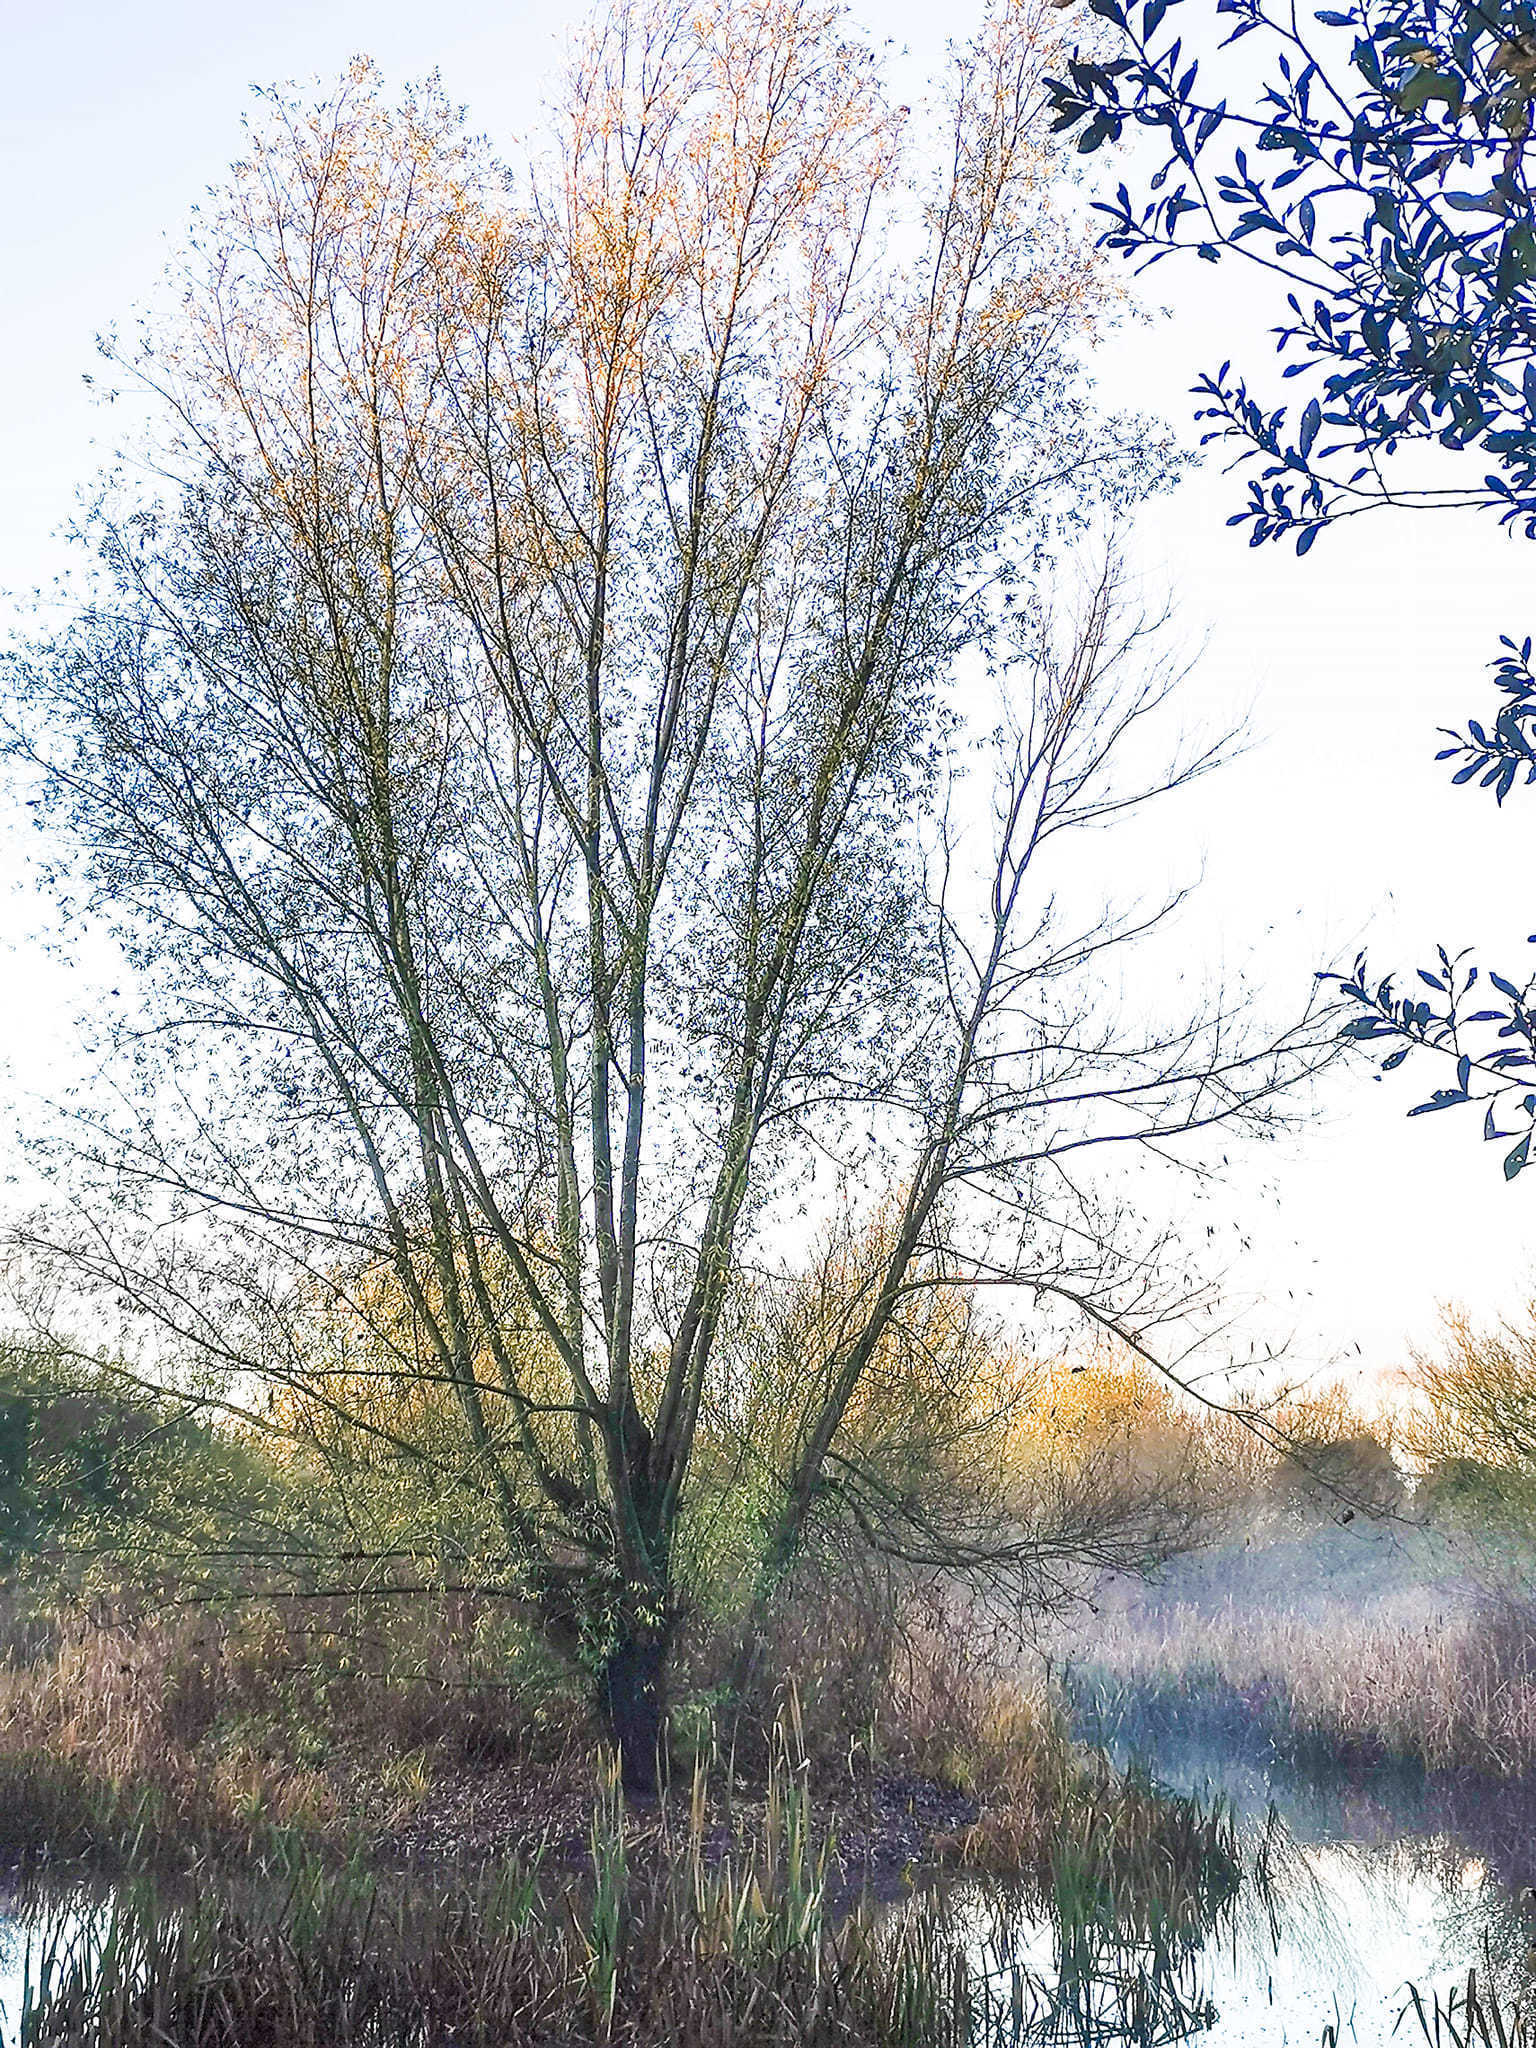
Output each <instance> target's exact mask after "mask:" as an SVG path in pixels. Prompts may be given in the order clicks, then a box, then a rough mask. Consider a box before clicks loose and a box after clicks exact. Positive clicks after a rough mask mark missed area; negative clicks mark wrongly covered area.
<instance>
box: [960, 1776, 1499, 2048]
mask: <svg viewBox="0 0 1536 2048" xmlns="http://www.w3.org/2000/svg"><path fill="white" fill-rule="evenodd" d="M1139 1760H1140V1762H1141V1764H1142V1765H1143V1766H1144V1767H1147V1768H1150V1769H1151V1770H1152V1771H1153V1773H1154V1775H1155V1776H1156V1777H1157V1778H1158V1779H1160V1780H1161V1781H1162V1782H1163V1783H1165V1784H1170V1785H1173V1786H1175V1787H1176V1788H1177V1789H1179V1790H1181V1791H1187V1792H1203V1793H1206V1794H1210V1793H1211V1792H1213V1791H1217V1790H1219V1792H1220V1794H1221V1795H1222V1796H1223V1797H1225V1798H1227V1799H1229V1800H1230V1801H1231V1803H1232V1806H1233V1808H1234V1811H1235V1812H1236V1813H1237V1815H1238V1817H1239V1820H1240V1824H1241V1840H1242V1844H1243V1851H1242V1862H1243V1867H1244V1878H1243V1881H1242V1883H1241V1884H1240V1885H1239V1886H1238V1887H1236V1888H1235V1889H1234V1890H1233V1891H1232V1892H1231V1894H1230V1895H1229V1896H1226V1897H1218V1898H1215V1899H1212V1900H1210V1901H1208V1902H1207V1905H1208V1910H1206V1912H1205V1913H1204V1914H1203V1916H1202V1918H1201V1920H1200V1922H1199V1924H1186V1925H1184V1926H1183V1927H1182V1928H1180V1929H1178V1930H1177V1932H1176V1934H1174V1935H1170V1932H1169V1930H1167V1929H1162V1930H1159V1929H1157V1928H1155V1927H1149V1925H1148V1924H1147V1922H1146V1918H1145V1916H1144V1915H1143V1916H1142V1917H1141V1918H1140V1919H1139V1920H1137V1919H1135V1917H1134V1916H1133V1921H1132V1924H1127V1921H1126V1919H1125V1918H1124V1917H1123V1916H1117V1915H1116V1914H1115V1913H1113V1912H1109V1913H1099V1914H1097V1915H1095V1914H1094V1913H1092V1912H1088V1913H1085V1912H1084V1911H1083V1909H1082V1902H1081V1900H1079V1899H1078V1898H1076V1897H1074V1896H1069V1897H1065V1898H1063V1897H1061V1896H1057V1897H1037V1898H1034V1899H1028V1898H1022V1897H1020V1896H1018V1895H1017V1894H1014V1895H1004V1894H1002V1893H999V1892H997V1891H995V1890H993V1891H989V1890H988V1889H987V1888H985V1887H982V1886H975V1887H971V1888H970V1890H969V1892H968V1893H967V1894H966V1895H964V1897H963V1899H962V1901H961V1904H962V1909H963V1911H964V1912H965V1913H966V1914H967V1915H968V1918H969V1924H970V1928H971V1941H972V1952H973V1954H974V1956H975V1959H976V1962H977V1964H978V1965H979V1966H980V1968H981V1971H982V1974H983V1975H984V1977H985V1981H986V1984H987V1988H988V2005H987V2010H986V2012H985V2014H984V2015H978V2018H979V2020H980V2021H981V2024H980V2025H979V2027H978V2031H977V2038H978V2040H984V2041H987V2042H989V2043H991V2044H996V2048H1003V2044H1014V2048H1026V2044H1034V2043H1039V2044H1042V2048H1044V2044H1064V2048H1122V2044H1123V2048H1167V2044H1172V2043H1176V2042H1181V2041H1190V2040H1197V2039H1198V2040H1200V2041H1203V2042H1206V2043H1208V2044H1209V2048H1239V2044H1242V2048H1282V2044H1307V2048H1319V2044H1321V2043H1323V2042H1325V2041H1329V2040H1332V2041H1337V2042H1340V2043H1346V2042H1354V2043H1359V2044H1362V2048H1375V2044H1381V2048H1385V2044H1386V2043H1388V2042H1394V2043H1396V2044H1401V2043H1402V2042H1404V2041H1405V2040H1407V2041H1416V2040H1419V2039H1421V2038H1428V2037H1433V2038H1437V2039H1440V2038H1444V2039H1460V2038H1462V2036H1461V2034H1460V2033H1455V2034H1444V2035H1436V2034H1435V2033H1434V2028H1433V2025H1432V2015H1431V2018H1429V2019H1426V2021H1425V2023H1424V2025H1423V2027H1422V2029H1421V2026H1420V2023H1419V2021H1418V2018H1417V2015H1416V2013H1415V2012H1414V2011H1413V2010H1412V2009H1411V2007H1410V1987H1412V1986H1414V1985H1417V1986H1418V1987H1419V1989H1420V1991H1421V1993H1422V1994H1423V1997H1424V1999H1425V2001H1426V2005H1430V2004H1431V2003H1432V2001H1433V1999H1434V1998H1435V1997H1436V1996H1437V1995H1438V1996H1439V1997H1440V1998H1441V1999H1442V2001H1444V2000H1446V1999H1448V1998H1449V1996H1450V1994H1451V1992H1452V1989H1453V1987H1455V1986H1456V1985H1458V1984H1464V1983H1465V1981H1466V1979H1467V1975H1468V1972H1469V1971H1472V1970H1476V1972H1477V1975H1478V1982H1479V1984H1480V1985H1482V1986H1483V1987H1485V1989H1491V1990H1492V1991H1494V1993H1495V1994H1496V1995H1497V1996H1498V1997H1499V1998H1500V1999H1502V2000H1503V2001H1504V2002H1505V2005H1506V2009H1507V2010H1514V2009H1516V2008H1519V2007H1526V2006H1529V2004H1530V2002H1531V1999H1532V1984H1533V1961H1536V1948H1533V1941H1532V1937H1533V1931H1536V1915H1533V1912H1532V1909H1531V1904H1530V1900H1529V1896H1528V1888H1529V1886H1530V1884H1531V1879H1532V1870H1533V1862H1536V1826H1533V1822H1536V1799H1533V1797H1532V1796H1531V1794H1530V1793H1528V1792H1525V1793H1514V1792H1511V1791H1509V1790H1508V1789H1507V1788H1495V1787H1490V1786H1488V1785H1487V1784H1482V1785H1478V1784H1474V1783H1473V1782H1472V1781H1470V1780H1460V1781H1445V1782H1440V1783H1433V1782H1427V1781H1425V1780H1424V1779H1423V1778H1422V1777H1419V1778H1417V1779H1415V1778H1414V1777H1413V1776H1412V1775H1411V1774H1403V1773H1395V1774H1394V1773H1375V1774H1363V1775H1362V1774H1356V1775H1352V1776H1349V1775H1342V1774H1337V1773H1334V1774H1324V1775H1313V1776H1310V1777H1308V1776H1305V1775H1303V1774H1298V1773H1292V1772H1286V1771H1284V1770H1281V1769H1278V1768H1273V1769H1264V1768H1262V1767H1260V1766H1257V1765H1255V1764H1253V1763H1252V1762H1248V1763H1241V1762H1234V1761H1233V1760H1231V1759H1222V1758H1221V1757H1219V1756H1215V1755H1213V1754H1212V1753H1211V1752H1210V1751H1209V1750H1208V1749H1207V1750H1199V1751H1197V1750H1194V1749H1186V1750H1185V1751H1184V1752H1183V1753H1182V1754H1179V1753H1170V1752H1169V1751H1167V1750H1164V1751H1162V1752H1159V1753H1156V1754H1153V1755H1151V1756H1148V1755H1147V1753H1146V1751H1145V1750H1143V1751H1142V1753H1141V1756H1140V1759H1139ZM1118 1761H1120V1762H1121V1763H1122V1764H1124V1763H1126V1762H1129V1761H1130V1759H1129V1758H1128V1757H1126V1756H1125V1755H1123V1754H1122V1756H1121V1757H1120V1758H1119V1759H1118ZM1405 2007H1410V2009H1409V2010H1407V2011H1406V2013H1405ZM1473 2038H1481V2036H1477V2035H1475V2034H1474V2036H1473Z"/></svg>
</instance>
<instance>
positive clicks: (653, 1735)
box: [601, 1629, 668, 1798]
mask: <svg viewBox="0 0 1536 2048" xmlns="http://www.w3.org/2000/svg"><path fill="white" fill-rule="evenodd" d="M667 1652H668V1643H667V1638H666V1636H665V1635H664V1634H657V1633H655V1632H654V1631H651V1630H646V1631H643V1632H642V1631H640V1630H638V1629H637V1630H634V1631H631V1632H630V1633H628V1634H626V1635H625V1636H623V1637H622V1638H621V1639H620V1641H619V1642H618V1644H617V1645H616V1646H615V1648H614V1650H613V1653H612V1655H611V1656H610V1657H609V1659H608V1662H607V1664H606V1666H605V1667H604V1670H603V1677H602V1693H601V1704H602V1709H603V1713H604V1715H605V1717H606V1719H607V1722H608V1732H609V1734H610V1735H611V1736H612V1738H613V1742H614V1746H615V1747H616V1749H617V1750H618V1752H619V1771H620V1775H621V1779H622V1782H623V1786H624V1790H625V1791H626V1792H629V1793H634V1794H636V1795H638V1796H639V1797H641V1798H649V1797H651V1796H652V1795H653V1794H654V1793H655V1791H656V1787H657V1781H658V1775H659V1773H661V1772H663V1771H664V1770H665V1768H666V1757H665V1754H664V1751H663V1744H664V1742H665V1739H666V1722H667Z"/></svg>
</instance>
